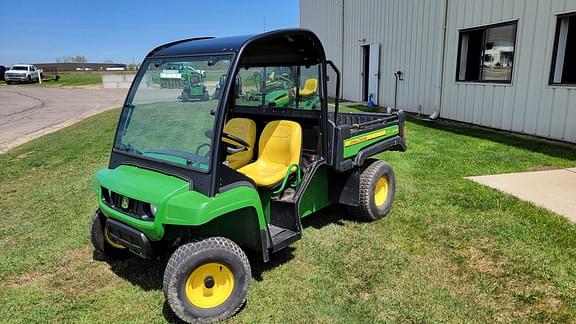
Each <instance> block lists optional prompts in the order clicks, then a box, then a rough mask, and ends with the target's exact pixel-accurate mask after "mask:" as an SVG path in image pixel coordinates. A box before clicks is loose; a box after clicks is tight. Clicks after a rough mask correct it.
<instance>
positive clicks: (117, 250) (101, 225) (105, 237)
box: [90, 210, 132, 259]
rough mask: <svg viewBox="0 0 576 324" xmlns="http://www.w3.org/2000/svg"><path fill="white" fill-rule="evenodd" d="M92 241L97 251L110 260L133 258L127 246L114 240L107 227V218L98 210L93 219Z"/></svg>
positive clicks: (91, 228)
mask: <svg viewBox="0 0 576 324" xmlns="http://www.w3.org/2000/svg"><path fill="white" fill-rule="evenodd" d="M90 240H91V242H92V246H94V249H95V250H96V251H98V252H100V253H101V254H103V255H105V256H107V257H109V258H112V259H126V258H128V257H131V256H132V253H130V252H129V251H128V249H127V248H126V247H125V246H123V245H121V244H118V243H116V242H115V241H114V240H112V238H111V237H110V232H109V231H108V227H107V226H106V217H105V216H104V215H102V213H101V212H100V210H97V211H96V214H95V215H94V217H93V218H92V223H91V225H90Z"/></svg>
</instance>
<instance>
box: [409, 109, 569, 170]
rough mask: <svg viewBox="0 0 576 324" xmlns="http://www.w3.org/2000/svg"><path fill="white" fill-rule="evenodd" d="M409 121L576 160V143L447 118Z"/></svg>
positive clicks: (411, 118)
mask: <svg viewBox="0 0 576 324" xmlns="http://www.w3.org/2000/svg"><path fill="white" fill-rule="evenodd" d="M406 119H407V120H408V121H410V122H412V123H414V124H418V125H420V126H424V127H427V128H433V129H437V130H442V131H447V132H451V133H454V134H458V135H464V136H471V137H476V138H480V139H485V140H488V141H492V142H496V143H500V144H504V145H508V146H514V147H517V148H520V149H524V150H528V151H532V152H535V153H541V154H545V155H548V156H553V157H557V158H562V159H567V160H575V161H576V145H574V144H570V143H564V142H558V141H553V140H548V139H544V138H539V137H535V136H530V135H523V134H518V133H512V132H507V131H501V130H496V129H490V128H486V127H481V126H477V125H472V124H466V123H461V122H455V121H450V120H445V119H439V120H435V121H432V120H427V119H420V118H417V117H415V116H411V115H408V116H407V118H406Z"/></svg>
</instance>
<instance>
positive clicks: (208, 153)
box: [196, 143, 211, 158]
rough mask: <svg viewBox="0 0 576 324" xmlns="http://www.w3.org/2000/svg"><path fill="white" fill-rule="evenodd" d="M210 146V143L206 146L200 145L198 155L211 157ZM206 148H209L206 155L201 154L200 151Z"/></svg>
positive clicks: (197, 150)
mask: <svg viewBox="0 0 576 324" xmlns="http://www.w3.org/2000/svg"><path fill="white" fill-rule="evenodd" d="M210 146H211V145H210V144H209V143H204V144H200V146H198V147H197V148H196V155H198V156H201V157H204V158H207V157H208V156H209V155H210ZM204 148H208V149H207V150H206V153H204V154H201V153H200V151H201V150H203V149H204Z"/></svg>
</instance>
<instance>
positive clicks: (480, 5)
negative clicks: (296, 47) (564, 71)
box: [300, 0, 576, 142]
mask: <svg viewBox="0 0 576 324" xmlns="http://www.w3.org/2000/svg"><path fill="white" fill-rule="evenodd" d="M343 3H344V20H343V24H344V26H343V27H344V28H342V19H341V17H342V4H343ZM448 4H449V6H448V21H447V34H446V48H445V66H444V75H443V77H444V91H443V96H442V112H441V116H442V117H444V118H449V119H454V120H459V121H464V122H470V123H474V124H479V125H484V126H488V127H494V128H499V129H504V130H511V131H516V132H522V133H527V134H534V135H539V136H543V137H549V138H554V139H560V140H565V141H570V142H576V87H560V86H549V85H548V77H549V73H550V68H551V67H550V65H551V57H552V52H553V43H554V36H555V35H554V34H555V28H556V15H557V14H559V13H565V12H571V11H576V0H546V1H544V0H541V1H539V0H449V1H448ZM300 17H301V25H302V26H303V27H305V28H309V29H311V30H313V31H314V32H316V33H317V34H318V35H319V36H320V38H321V39H322V42H323V44H324V46H325V48H326V52H327V56H328V58H329V59H332V60H333V61H334V62H335V63H336V64H337V65H338V67H339V68H340V70H341V71H342V74H343V97H344V98H346V99H350V100H355V101H360V100H361V91H362V75H361V68H362V49H361V46H362V45H365V44H370V43H380V44H381V51H380V85H379V104H380V105H381V106H392V105H393V103H394V72H396V71H398V70H401V71H403V72H404V81H401V82H400V83H399V88H398V106H399V107H400V108H403V109H405V110H407V111H412V112H416V111H417V109H418V105H422V108H423V109H422V112H423V113H425V114H429V113H431V112H432V111H433V110H434V107H435V106H437V105H438V104H439V102H438V101H439V98H438V94H439V86H440V75H441V73H442V71H441V60H440V58H441V50H442V48H441V45H442V24H443V18H444V0H410V1H406V0H381V1H379V0H333V1H330V0H301V1H300ZM515 19H518V29H517V39H516V50H515V58H514V71H513V77H512V78H513V80H512V84H510V85H503V84H484V83H462V82H456V81H455V76H456V61H457V57H458V36H459V30H460V29H464V28H470V27H477V26H481V25H488V24H494V23H499V22H504V21H510V20H515ZM342 29H343V30H344V37H343V38H342V33H341V32H342ZM342 39H343V40H344V41H343V43H342ZM342 44H343V48H342ZM342 50H343V51H344V57H343V61H342V54H341V53H342Z"/></svg>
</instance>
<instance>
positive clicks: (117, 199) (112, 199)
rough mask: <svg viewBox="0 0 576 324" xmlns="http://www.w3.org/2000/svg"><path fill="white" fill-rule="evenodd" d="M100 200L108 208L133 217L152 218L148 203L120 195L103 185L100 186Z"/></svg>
mask: <svg viewBox="0 0 576 324" xmlns="http://www.w3.org/2000/svg"><path fill="white" fill-rule="evenodd" d="M102 201H103V202H104V203H105V204H106V205H108V206H109V207H110V208H112V209H115V210H117V211H119V212H122V213H124V214H126V215H129V216H132V217H135V218H139V219H143V220H151V219H153V218H154V216H153V215H152V211H151V210H150V204H149V203H146V202H143V201H140V200H136V199H132V198H129V197H126V196H122V195H121V194H119V193H116V192H114V191H111V190H108V189H106V188H104V187H102Z"/></svg>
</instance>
